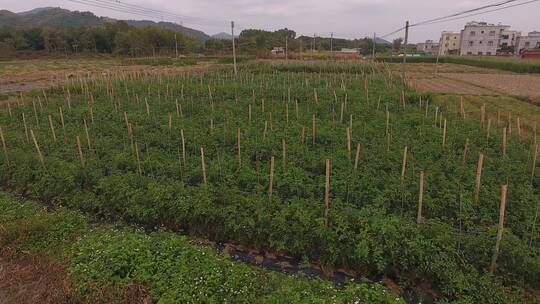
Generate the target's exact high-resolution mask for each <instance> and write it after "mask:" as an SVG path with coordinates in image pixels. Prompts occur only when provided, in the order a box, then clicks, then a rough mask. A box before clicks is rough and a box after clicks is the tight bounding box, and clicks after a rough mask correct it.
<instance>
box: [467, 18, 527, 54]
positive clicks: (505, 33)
mask: <svg viewBox="0 0 540 304" xmlns="http://www.w3.org/2000/svg"><path fill="white" fill-rule="evenodd" d="M520 35H521V33H520V32H517V31H513V30H510V26H509V25H502V24H497V25H495V24H489V23H486V22H469V23H467V24H466V25H465V28H464V29H463V30H462V31H461V47H460V55H475V56H495V55H497V54H500V55H504V54H511V53H513V50H514V47H515V46H516V42H517V40H518V37H519V36H520Z"/></svg>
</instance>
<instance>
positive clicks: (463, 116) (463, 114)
mask: <svg viewBox="0 0 540 304" xmlns="http://www.w3.org/2000/svg"><path fill="white" fill-rule="evenodd" d="M460 110H461V118H463V119H465V107H464V106H463V96H461V106H460Z"/></svg>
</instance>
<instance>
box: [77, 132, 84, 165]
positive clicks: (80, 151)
mask: <svg viewBox="0 0 540 304" xmlns="http://www.w3.org/2000/svg"><path fill="white" fill-rule="evenodd" d="M76 139H77V150H78V151H79V160H80V161H81V167H82V168H84V155H83V151H82V147H81V139H80V138H79V136H78V135H77V138H76Z"/></svg>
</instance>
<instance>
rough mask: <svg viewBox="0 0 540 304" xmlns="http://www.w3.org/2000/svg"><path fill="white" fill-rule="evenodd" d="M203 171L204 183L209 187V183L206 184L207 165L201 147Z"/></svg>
mask: <svg viewBox="0 0 540 304" xmlns="http://www.w3.org/2000/svg"><path fill="white" fill-rule="evenodd" d="M201 170H202V177H203V182H204V184H205V185H207V182H206V165H205V163H204V149H203V147H201Z"/></svg>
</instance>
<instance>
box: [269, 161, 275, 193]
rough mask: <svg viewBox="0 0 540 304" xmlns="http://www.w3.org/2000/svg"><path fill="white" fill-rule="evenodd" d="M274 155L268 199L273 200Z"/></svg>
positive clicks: (271, 163) (271, 162)
mask: <svg viewBox="0 0 540 304" xmlns="http://www.w3.org/2000/svg"><path fill="white" fill-rule="evenodd" d="M274 161H275V160H274V156H272V158H270V178H269V182H268V201H269V202H272V192H273V189H274Z"/></svg>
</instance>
